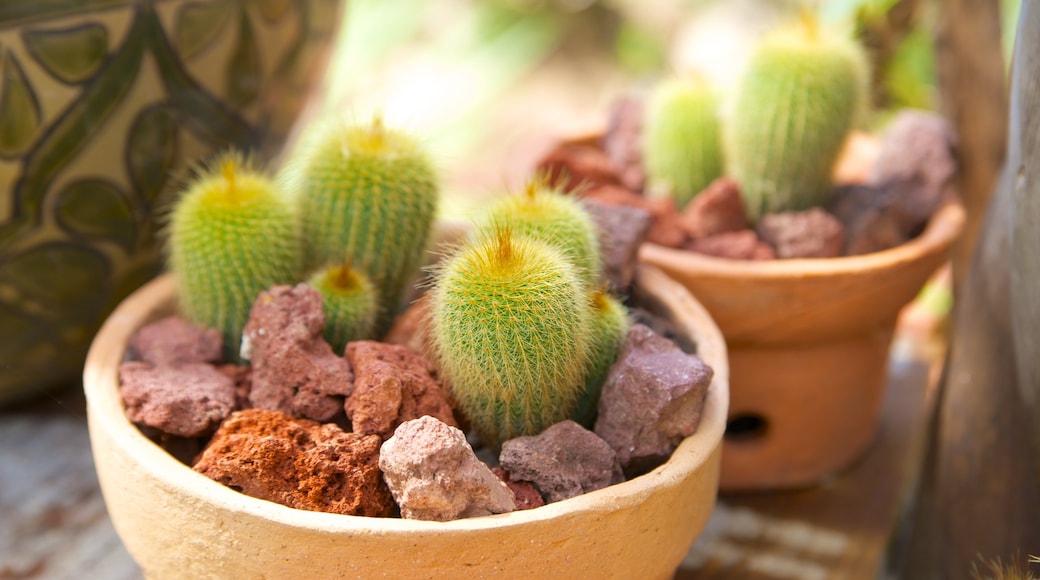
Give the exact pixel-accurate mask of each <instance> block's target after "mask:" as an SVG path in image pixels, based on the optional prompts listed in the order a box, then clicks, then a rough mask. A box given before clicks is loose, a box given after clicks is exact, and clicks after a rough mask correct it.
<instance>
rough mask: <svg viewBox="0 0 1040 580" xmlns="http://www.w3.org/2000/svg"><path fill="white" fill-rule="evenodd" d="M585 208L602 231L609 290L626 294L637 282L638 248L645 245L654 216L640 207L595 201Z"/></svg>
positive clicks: (601, 253) (602, 246) (585, 202)
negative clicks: (634, 282)
mask: <svg viewBox="0 0 1040 580" xmlns="http://www.w3.org/2000/svg"><path fill="white" fill-rule="evenodd" d="M583 204H584V206H585V208H586V209H587V210H588V212H589V215H590V216H592V220H593V221H594V222H595V223H596V225H597V226H598V227H599V233H600V235H599V243H600V255H601V256H602V257H603V277H604V279H605V280H606V282H607V286H608V288H609V289H610V290H612V291H613V292H615V293H618V294H627V293H628V292H629V290H630V289H631V288H632V282H633V281H634V280H635V276H636V264H637V261H638V256H639V246H641V245H642V244H643V242H644V241H646V236H647V234H648V233H649V231H650V225H651V223H652V222H653V216H652V215H650V212H649V211H647V210H645V209H641V208H638V207H631V206H626V205H607V204H604V203H600V202H598V201H596V200H593V199H585V200H583Z"/></svg>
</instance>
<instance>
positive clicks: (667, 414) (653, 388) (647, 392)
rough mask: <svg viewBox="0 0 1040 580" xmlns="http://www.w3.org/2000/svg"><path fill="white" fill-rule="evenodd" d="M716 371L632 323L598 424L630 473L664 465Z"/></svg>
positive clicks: (691, 428)
mask: <svg viewBox="0 0 1040 580" xmlns="http://www.w3.org/2000/svg"><path fill="white" fill-rule="evenodd" d="M713 375H714V371H713V370H712V368H711V367H710V366H708V365H707V364H705V363H704V361H702V360H701V359H700V358H699V357H698V356H696V355H692V354H686V353H685V352H683V351H682V350H680V349H679V347H678V346H676V345H675V343H674V342H672V341H670V340H668V339H666V338H663V337H661V336H659V335H657V334H656V333H654V332H653V331H652V330H650V329H649V328H648V327H646V326H643V325H642V324H634V325H632V329H631V330H629V332H628V337H627V338H626V339H625V345H624V347H623V348H622V351H621V355H620V356H619V357H618V361H617V362H616V363H614V366H613V367H612V368H611V369H610V373H609V374H608V375H607V380H606V383H605V384H604V385H603V394H602V395H601V396H600V400H599V416H598V417H597V419H596V426H595V429H594V431H595V433H596V435H599V436H600V437H601V438H602V439H603V440H604V441H606V442H607V443H608V444H609V445H610V446H611V447H612V448H613V449H614V451H615V452H616V453H617V457H618V461H619V462H620V463H621V467H622V469H624V472H625V474H626V475H628V476H630V477H632V476H634V475H637V474H640V473H645V472H646V471H649V470H650V469H653V468H654V467H656V466H657V465H660V464H661V463H663V462H664V461H666V460H667V459H668V457H670V456H671V454H672V451H674V450H675V448H676V447H678V445H679V443H680V442H681V441H682V439H683V438H684V437H686V436H688V435H691V434H693V433H694V432H695V431H696V430H697V425H698V424H699V423H700V419H701V411H702V410H703V408H704V399H705V397H706V396H707V394H708V387H709V385H710V384H711V378H712V376H713ZM507 469H508V467H507Z"/></svg>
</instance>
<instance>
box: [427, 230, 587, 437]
mask: <svg viewBox="0 0 1040 580" xmlns="http://www.w3.org/2000/svg"><path fill="white" fill-rule="evenodd" d="M587 296H588V293H587V290H586V288H585V286H584V284H583V283H582V282H581V281H580V279H579V278H578V275H577V272H576V269H575V267H574V266H573V264H571V262H570V260H568V259H567V258H566V257H565V256H564V254H563V253H562V252H561V251H560V250H558V249H556V248H554V247H552V246H550V245H548V244H545V243H543V242H541V241H538V240H535V239H532V238H529V237H525V236H518V235H515V234H514V233H513V232H511V231H510V230H509V227H508V226H503V227H498V228H495V229H494V230H492V231H489V232H485V233H484V234H482V235H480V236H479V237H477V238H474V239H472V240H470V241H469V242H468V243H467V244H466V245H464V246H463V247H462V248H460V249H459V250H458V251H457V252H456V253H455V254H454V255H453V256H451V257H450V258H448V259H447V260H446V262H445V263H444V264H443V265H442V266H441V267H440V269H439V271H438V272H437V279H436V284H435V286H434V288H433V290H432V297H431V300H432V301H431V313H430V316H431V334H432V338H433V347H434V351H435V352H436V354H437V357H438V359H439V361H440V364H441V368H443V369H444V371H445V374H446V376H447V378H448V381H449V383H450V384H451V389H452V393H453V395H454V396H455V399H456V400H457V401H458V405H459V408H460V409H461V410H462V411H463V412H464V413H465V414H466V416H467V417H469V419H470V420H471V421H472V423H473V425H474V427H475V428H476V430H477V431H478V432H479V433H480V434H481V436H482V437H483V439H484V440H485V442H487V443H488V444H490V445H493V446H497V445H498V444H500V443H501V442H502V441H504V440H506V439H509V438H512V437H515V436H519V435H532V434H536V433H539V432H541V431H542V430H544V429H545V428H547V427H549V426H550V425H552V424H553V423H556V422H558V421H561V420H563V419H566V418H568V417H569V416H570V415H571V413H572V412H573V410H574V405H575V403H576V401H577V400H578V397H579V395H580V394H581V391H582V389H583V388H584V378H585V370H586V369H587V368H588V367H587V361H588V358H589V355H590V350H589V349H590V346H591V345H590V343H589V341H588V336H589V332H590V325H591V320H590V317H591V309H590V308H589V304H588V298H587Z"/></svg>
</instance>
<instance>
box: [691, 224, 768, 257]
mask: <svg viewBox="0 0 1040 580" xmlns="http://www.w3.org/2000/svg"><path fill="white" fill-rule="evenodd" d="M684 247H685V248H686V249H687V250H690V251H691V252H698V253H701V254H706V255H708V256H715V257H717V258H728V259H730V260H773V259H775V258H776V252H775V251H774V250H773V247H772V246H770V245H769V244H767V243H765V242H763V241H762V240H760V239H758V234H756V233H755V232H754V231H752V230H740V231H738V232H723V233H721V234H715V235H713V236H709V237H707V238H701V239H699V240H691V241H689V242H687V243H686V245H685V246H684Z"/></svg>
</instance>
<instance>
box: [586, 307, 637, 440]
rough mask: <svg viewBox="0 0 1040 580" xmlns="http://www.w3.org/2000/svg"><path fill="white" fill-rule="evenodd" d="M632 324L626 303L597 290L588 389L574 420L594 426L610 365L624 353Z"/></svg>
mask: <svg viewBox="0 0 1040 580" xmlns="http://www.w3.org/2000/svg"><path fill="white" fill-rule="evenodd" d="M630 326H631V321H630V320H629V318H628V310H627V309H626V308H625V306H624V305H623V304H621V302H619V301H618V299H617V298H615V297H613V296H611V295H610V294H608V293H607V292H604V291H602V290H597V291H595V293H594V295H593V297H592V332H591V334H590V338H591V341H592V356H591V357H589V365H588V370H587V371H586V373H585V392H583V393H582V395H581V397H580V398H579V399H578V405H577V407H576V409H575V411H574V416H573V418H574V420H575V421H577V422H578V423H581V424H582V425H583V426H585V427H586V428H588V429H592V426H593V423H594V422H595V421H596V411H597V409H598V406H599V395H600V393H601V392H602V391H603V383H604V382H605V381H606V380H607V374H608V373H609V372H610V367H611V366H613V365H614V361H616V360H617V358H618V355H619V354H620V353H621V347H622V346H624V344H625V337H626V336H627V335H628V329H629V327H630Z"/></svg>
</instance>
